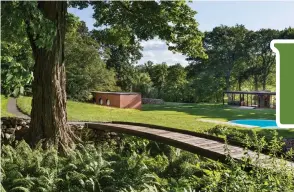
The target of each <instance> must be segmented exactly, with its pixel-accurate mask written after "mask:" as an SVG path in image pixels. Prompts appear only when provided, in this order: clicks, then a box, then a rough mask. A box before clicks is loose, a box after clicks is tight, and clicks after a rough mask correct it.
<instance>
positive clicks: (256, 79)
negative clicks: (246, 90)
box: [254, 75, 258, 91]
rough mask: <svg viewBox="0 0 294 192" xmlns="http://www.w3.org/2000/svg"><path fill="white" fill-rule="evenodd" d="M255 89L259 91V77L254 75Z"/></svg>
mask: <svg viewBox="0 0 294 192" xmlns="http://www.w3.org/2000/svg"><path fill="white" fill-rule="evenodd" d="M254 89H255V91H258V76H257V75H254Z"/></svg>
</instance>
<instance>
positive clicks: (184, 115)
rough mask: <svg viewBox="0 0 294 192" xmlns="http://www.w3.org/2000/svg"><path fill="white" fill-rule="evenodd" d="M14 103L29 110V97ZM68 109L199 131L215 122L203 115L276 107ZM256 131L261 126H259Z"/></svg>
mask: <svg viewBox="0 0 294 192" xmlns="http://www.w3.org/2000/svg"><path fill="white" fill-rule="evenodd" d="M17 104H18V106H19V108H20V109H22V110H23V111H24V112H25V113H27V114H29V113H30V110H31V98H30V97H21V98H18V99H17ZM67 109H68V119H69V120H71V121H77V120H81V121H82V120H84V121H130V122H140V123H148V124H155V125H162V126H168V127H174V128H179V129H187V130H193V131H200V132H202V131H205V130H207V129H209V128H212V127H214V126H215V125H216V124H215V123H208V122H202V121H199V119H203V118H204V119H213V120H218V121H228V120H233V119H248V118H255V119H258V118H263V119H275V111H274V110H272V109H266V110H258V109H252V110H249V109H246V110H244V109H237V108H230V107H228V106H223V105H221V104H176V103H166V104H164V105H143V108H142V111H139V110H134V109H118V108H110V107H102V106H99V105H94V104H89V103H80V102H74V101H68V103H67ZM247 129H248V128H247ZM258 131H263V130H261V129H258ZM293 134H294V132H293Z"/></svg>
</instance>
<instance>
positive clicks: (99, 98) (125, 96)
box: [92, 91, 142, 109]
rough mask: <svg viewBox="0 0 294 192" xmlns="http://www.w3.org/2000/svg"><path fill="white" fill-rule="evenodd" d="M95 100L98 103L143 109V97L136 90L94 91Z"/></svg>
mask: <svg viewBox="0 0 294 192" xmlns="http://www.w3.org/2000/svg"><path fill="white" fill-rule="evenodd" d="M92 94H93V98H94V102H95V103H96V104H98V105H103V106H109V107H117V108H130V109H141V105H142V101H141V100H142V98H141V94H140V93H134V92H102V91H93V92H92Z"/></svg>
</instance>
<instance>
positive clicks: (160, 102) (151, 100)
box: [142, 98, 164, 105]
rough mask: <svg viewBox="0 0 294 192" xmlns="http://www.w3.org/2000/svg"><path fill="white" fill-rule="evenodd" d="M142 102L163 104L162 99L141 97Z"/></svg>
mask: <svg viewBox="0 0 294 192" xmlns="http://www.w3.org/2000/svg"><path fill="white" fill-rule="evenodd" d="M142 104H158V105H160V104H164V101H163V100H162V99H152V98H142Z"/></svg>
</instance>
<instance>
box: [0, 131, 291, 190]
mask: <svg viewBox="0 0 294 192" xmlns="http://www.w3.org/2000/svg"><path fill="white" fill-rule="evenodd" d="M273 138H274V139H273V140H272V141H271V143H270V146H271V150H272V155H273V156H274V155H275V154H276V152H277V151H279V150H280V147H281V145H280V141H279V139H278V138H277V137H276V135H273ZM253 141H254V140H253ZM254 144H256V145H257V146H260V147H261V148H262V146H263V145H264V139H262V138H261V139H257V140H255V141H254ZM244 157H246V156H244ZM228 159H229V160H230V162H231V163H230V164H229V165H224V164H221V163H218V162H215V161H211V160H208V159H205V158H201V157H199V156H197V155H195V154H192V153H189V152H185V151H182V150H179V149H176V148H173V147H170V146H167V145H163V144H159V143H155V142H151V141H148V140H144V139H139V138H136V137H128V136H124V137H122V141H121V142H120V143H119V145H105V144H99V145H98V144H96V145H94V144H92V143H91V142H87V144H86V143H85V144H83V145H82V144H79V145H77V148H76V149H75V150H73V151H71V152H69V154H67V155H63V156H62V155H60V154H58V153H57V151H56V150H55V149H53V148H51V149H48V150H43V149H41V148H40V147H37V148H36V149H33V150H32V149H31V148H30V147H29V146H28V145H27V144H26V143H25V142H24V141H21V142H20V143H18V144H17V145H16V147H15V148H14V147H12V146H11V145H3V146H2V155H1V163H2V168H1V181H2V182H1V183H2V186H1V187H2V188H3V189H2V191H4V189H5V190H6V191H9V192H10V191H12V192H13V191H34V192H35V191H36V192H38V191H48V192H50V191H52V192H53V191H54V192H55V191H71V192H75V191H77V192H83V191H95V192H96V191H98V192H99V191H105V192H107V191H109V192H110V191H146V192H152V191H175V192H178V191H184V190H186V191H191V192H192V191H215V192H218V191H233V192H234V191H236V192H242V191H244V192H248V191H249V192H250V191H252V192H253V191H283V192H284V191H293V190H294V181H293V178H294V171H293V170H291V169H290V170H289V169H287V167H283V165H279V166H277V165H276V161H275V158H273V161H272V163H271V166H272V167H273V166H274V167H275V169H272V168H270V167H271V166H269V168H268V169H261V168H256V167H253V169H251V171H248V170H246V167H247V165H248V164H247V163H237V162H235V161H233V160H232V159H230V157H229V156H228ZM247 160H248V159H247ZM246 162H248V161H246ZM278 167H279V168H278ZM245 170H246V171H245Z"/></svg>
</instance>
